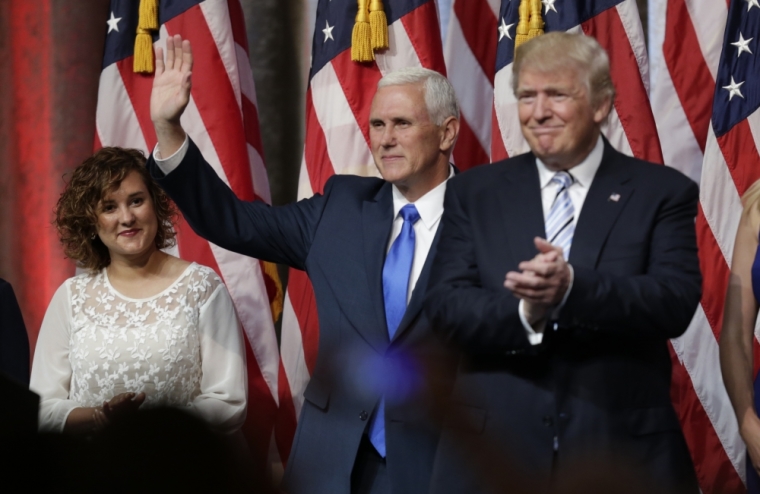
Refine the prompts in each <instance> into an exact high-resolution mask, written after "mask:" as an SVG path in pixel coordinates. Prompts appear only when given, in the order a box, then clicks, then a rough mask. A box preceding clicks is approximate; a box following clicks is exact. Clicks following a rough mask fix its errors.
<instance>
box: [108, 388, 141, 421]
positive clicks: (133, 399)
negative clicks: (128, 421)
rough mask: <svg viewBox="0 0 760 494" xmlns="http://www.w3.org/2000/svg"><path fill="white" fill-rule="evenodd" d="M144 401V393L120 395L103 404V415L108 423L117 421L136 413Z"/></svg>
mask: <svg viewBox="0 0 760 494" xmlns="http://www.w3.org/2000/svg"><path fill="white" fill-rule="evenodd" d="M144 401H145V393H139V394H135V393H121V394H118V395H116V396H114V397H113V398H111V399H110V400H109V401H106V402H103V414H104V415H105V418H106V419H107V420H108V421H113V420H119V419H120V418H122V417H125V416H129V415H131V414H133V413H135V412H137V410H138V409H139V408H140V405H142V404H143V402H144Z"/></svg>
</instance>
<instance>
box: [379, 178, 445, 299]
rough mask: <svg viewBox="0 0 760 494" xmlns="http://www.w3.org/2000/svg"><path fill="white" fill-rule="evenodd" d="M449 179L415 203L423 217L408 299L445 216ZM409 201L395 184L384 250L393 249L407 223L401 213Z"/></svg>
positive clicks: (416, 233)
mask: <svg viewBox="0 0 760 494" xmlns="http://www.w3.org/2000/svg"><path fill="white" fill-rule="evenodd" d="M453 176H454V168H453V167H451V166H449V177H448V178H451V177H453ZM446 181H448V179H447V180H445V181H443V182H441V183H440V184H438V186H436V187H435V188H434V189H432V190H431V191H429V192H428V193H427V194H425V195H424V196H422V197H420V198H419V199H417V200H416V201H415V202H414V203H413V204H414V206H415V207H416V208H417V212H418V213H420V219H419V220H418V221H417V222H416V223H415V224H414V259H413V260H412V272H411V273H410V275H409V289H408V291H407V293H406V302H407V304H408V303H409V299H411V298H412V291H413V290H414V287H415V285H416V284H417V279H418V278H419V277H420V273H421V272H422V267H423V266H424V265H425V259H427V255H428V252H430V247H431V246H432V245H433V239H434V238H435V232H436V230H437V229H438V224H439V223H440V222H441V216H443V196H444V195H445V194H446ZM407 204H412V203H410V202H409V201H408V200H407V199H406V198H405V197H404V196H403V194H401V191H399V190H398V188H396V186H395V185H394V186H393V229H392V230H391V237H390V238H389V239H388V245H387V247H386V249H385V253H386V254H387V253H388V251H390V250H391V245H393V241H394V240H396V237H398V236H399V234H400V233H401V227H402V226H403V225H404V219H403V218H402V217H401V216H400V215H399V214H398V213H399V211H401V208H403V207H404V206H406V205H407Z"/></svg>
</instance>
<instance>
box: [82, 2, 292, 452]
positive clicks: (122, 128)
mask: <svg viewBox="0 0 760 494" xmlns="http://www.w3.org/2000/svg"><path fill="white" fill-rule="evenodd" d="M139 4H140V2H136V1H134V0H112V1H111V9H110V16H109V19H108V21H107V25H106V26H104V27H106V28H107V33H106V43H105V54H104V57H103V71H102V73H101V75H100V86H99V89H98V105H97V115H96V136H95V148H96V149H98V148H100V147H102V146H122V147H128V148H136V149H140V150H142V151H143V152H145V153H146V154H147V153H149V152H150V151H152V150H153V147H154V146H155V144H156V136H155V132H154V130H153V124H152V123H151V120H150V111H149V101H150V91H151V86H152V84H153V77H152V75H140V74H135V73H134V72H133V58H134V56H133V55H134V45H135V32H136V28H137V23H138V7H139ZM159 7H160V8H159V21H160V23H161V26H160V30H159V31H158V32H157V33H156V35H155V36H154V37H153V41H154V43H155V44H157V45H160V46H165V44H166V38H167V36H170V35H174V34H181V35H182V37H183V39H188V40H190V42H191V43H192V46H193V54H194V56H195V67H196V70H194V71H193V89H192V95H191V98H190V104H189V105H188V107H187V110H186V111H185V114H184V115H183V116H182V125H183V127H184V128H185V130H187V133H188V134H189V135H190V137H191V138H192V139H193V140H194V141H195V143H196V144H198V147H199V148H200V150H201V152H202V153H203V156H204V157H205V158H206V159H207V160H208V162H209V163H211V165H212V166H213V167H214V169H215V170H216V172H217V173H218V174H219V176H220V177H221V178H222V179H223V180H224V181H225V182H226V183H227V184H229V186H230V187H231V188H232V190H233V191H235V193H236V194H237V195H238V196H239V197H241V198H242V199H245V200H249V201H250V200H254V199H260V200H264V201H267V202H269V201H270V196H269V183H268V181H267V175H266V169H265V168H264V160H263V154H262V147H261V141H260V139H259V128H258V116H257V110H256V91H255V88H254V85H253V76H252V74H251V68H250V64H249V61H248V41H247V39H246V31H245V24H244V19H243V11H242V8H241V5H240V2H239V0H206V1H199V0H174V1H172V2H160V6H159ZM177 240H178V248H179V254H180V256H181V257H182V258H184V259H187V260H191V261H196V262H198V263H200V264H204V265H206V266H210V267H212V268H213V269H214V270H215V271H216V272H217V273H218V274H219V275H220V276H221V277H222V279H224V281H225V283H226V284H227V288H228V289H229V292H230V295H231V296H232V300H233V302H234V303H235V308H236V310H237V313H238V316H239V317H240V320H241V322H242V325H243V330H244V332H245V334H246V336H247V338H246V339H247V344H246V352H247V359H248V403H249V406H248V416H247V418H246V422H245V425H244V426H243V431H244V433H245V435H246V438H247V439H248V442H249V445H250V446H251V447H252V453H253V454H254V455H255V457H256V458H259V459H263V458H266V456H267V453H268V446H269V440H270V438H271V435H272V428H273V425H274V421H275V418H276V412H277V375H278V366H279V355H278V351H277V339H276V336H275V331H274V324H273V311H277V310H279V309H278V308H277V307H276V305H277V304H276V302H277V297H278V295H277V286H278V284H279V281H278V280H277V278H276V275H271V276H270V275H269V274H267V273H272V266H267V265H264V264H263V263H260V262H259V261H258V260H256V259H251V258H249V257H245V256H241V255H238V254H234V253H231V252H229V251H226V250H223V249H221V248H219V247H217V246H216V245H213V244H211V243H209V242H207V241H205V240H203V239H201V238H199V237H198V236H196V235H195V234H194V233H193V231H192V230H191V229H190V227H189V226H188V225H187V223H186V222H185V221H184V219H181V220H180V223H179V225H178V227H177ZM268 288H269V291H268ZM270 302H274V303H273V304H270Z"/></svg>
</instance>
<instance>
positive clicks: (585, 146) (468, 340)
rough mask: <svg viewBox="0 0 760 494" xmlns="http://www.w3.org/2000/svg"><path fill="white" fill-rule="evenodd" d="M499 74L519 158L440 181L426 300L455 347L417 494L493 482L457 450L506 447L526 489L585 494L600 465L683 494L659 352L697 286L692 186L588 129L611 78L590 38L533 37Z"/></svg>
mask: <svg viewBox="0 0 760 494" xmlns="http://www.w3.org/2000/svg"><path fill="white" fill-rule="evenodd" d="M513 77H514V79H513V81H514V93H515V96H516V98H517V108H518V116H519V119H520V124H521V130H522V133H523V135H524V137H525V139H526V141H527V142H528V145H529V146H530V150H531V152H530V153H526V154H523V155H520V156H516V157H514V158H511V159H509V160H506V161H503V162H499V163H494V164H492V165H486V166H482V167H478V168H475V169H473V170H471V171H469V172H467V173H464V174H462V175H460V176H457V177H455V178H454V179H453V180H451V181H450V182H449V185H448V187H447V189H446V199H445V212H444V217H443V227H442V232H441V241H440V244H439V247H438V250H437V256H436V258H435V263H434V267H433V271H432V273H431V284H430V288H429V290H428V296H427V298H426V301H425V312H426V313H427V314H428V317H429V318H430V322H431V327H432V328H434V329H435V331H437V332H439V333H440V334H441V335H443V336H444V337H445V338H446V339H447V340H448V341H450V342H452V343H453V344H455V345H457V346H458V347H459V348H461V349H462V351H463V352H464V356H463V360H462V363H461V364H460V365H459V369H458V373H457V377H456V382H455V385H454V390H453V393H452V398H451V404H450V413H451V414H452V416H453V417H455V418H457V419H458V420H454V421H452V424H453V425H454V426H455V427H451V428H444V431H443V433H442V436H441V441H440V446H439V451H438V456H437V458H436V463H435V468H434V473H433V481H432V484H433V489H432V492H435V493H449V492H450V493H460V492H467V493H478V492H494V489H493V487H494V486H493V483H489V481H492V480H493V477H492V475H491V474H492V473H493V471H491V472H487V471H483V470H484V469H483V467H482V464H478V462H476V461H473V459H472V458H473V455H472V454H468V452H469V453H472V451H473V449H472V448H471V447H468V446H472V445H478V446H479V447H478V448H476V449H475V452H477V451H483V450H486V451H490V452H492V453H493V454H492V455H491V457H495V456H499V454H501V455H503V456H504V457H508V458H509V459H510V461H509V464H510V465H511V466H512V467H513V468H514V469H515V470H516V471H520V472H523V473H525V474H527V475H528V476H529V481H528V482H531V481H532V482H536V483H537V484H536V485H534V486H532V487H530V488H529V489H528V492H548V491H550V490H551V489H552V488H554V489H557V490H558V491H559V492H562V491H563V490H562V489H563V488H564V489H567V492H576V491H577V492H585V491H584V490H583V488H582V487H581V486H579V485H577V484H573V482H574V481H577V480H578V476H579V475H586V476H591V477H593V476H594V475H597V476H598V477H597V478H601V477H603V476H604V475H605V474H608V475H611V474H609V473H608V472H609V470H607V468H608V467H609V466H610V465H612V466H614V467H615V468H618V467H619V466H620V465H623V466H624V467H625V468H626V469H628V468H630V469H631V470H632V471H633V472H635V474H636V475H635V477H634V478H636V481H637V482H641V484H642V485H645V484H646V483H647V482H650V481H651V483H652V484H653V486H654V488H655V490H656V491H657V492H659V491H660V490H661V491H662V492H668V493H672V492H697V490H698V489H697V484H696V478H695V474H694V468H693V465H692V462H691V459H690V458H689V452H688V450H687V447H686V443H685V441H684V437H683V434H682V433H681V430H680V426H679V423H678V419H677V417H676V414H675V411H674V409H673V405H672V403H671V399H670V368H671V367H670V366H671V363H670V355H669V353H668V339H669V338H675V337H678V336H680V335H681V334H683V332H684V331H686V328H687V327H688V325H689V322H690V321H691V319H692V316H693V314H694V311H695V310H696V307H697V304H698V303H699V297H700V292H701V276H700V270H699V261H698V258H697V245H696V236H695V228H694V218H695V216H696V213H697V198H698V190H697V186H696V184H694V183H693V182H692V181H691V180H689V179H688V178H686V177H685V176H683V175H682V174H680V173H679V172H678V171H676V170H674V169H672V168H668V167H665V166H661V165H655V164H652V163H646V162H643V161H641V160H637V159H635V158H631V157H629V156H625V155H623V154H621V153H619V152H617V151H616V150H615V149H613V148H612V146H611V145H610V144H609V142H607V140H606V139H604V137H603V136H602V134H601V125H602V123H603V122H604V121H605V119H606V118H607V116H608V114H609V112H610V109H611V107H612V104H613V100H614V96H615V88H614V86H613V84H612V79H611V76H610V68H609V59H608V57H607V54H606V53H605V52H604V50H603V49H602V47H601V46H600V45H599V43H598V42H596V40H594V39H593V38H590V37H587V36H583V35H576V34H569V33H564V32H553V33H549V34H545V35H543V36H539V37H537V38H534V39H532V40H530V41H528V42H527V43H525V44H523V45H522V46H520V47H519V48H518V49H517V52H516V54H515V62H514V65H513ZM463 452H466V453H465V454H464V455H463V454H462V453H463ZM481 463H482V462H481ZM584 467H586V468H585V469H584ZM502 468H504V467H503V466H502ZM586 478H588V477H586ZM572 485H575V487H574V488H572V487H571V486H572ZM500 487H501V486H500ZM587 487H596V488H597V489H598V484H597V485H594V483H593V482H592V483H591V485H587ZM622 487H623V486H621V489H620V491H621V492H629V491H624V490H623V489H622ZM625 487H630V488H631V489H632V490H631V491H630V492H633V491H635V489H634V488H633V487H631V486H625ZM590 490H591V491H593V489H590ZM615 491H616V492H617V491H618V489H615ZM597 492H603V489H602V490H598V491H597Z"/></svg>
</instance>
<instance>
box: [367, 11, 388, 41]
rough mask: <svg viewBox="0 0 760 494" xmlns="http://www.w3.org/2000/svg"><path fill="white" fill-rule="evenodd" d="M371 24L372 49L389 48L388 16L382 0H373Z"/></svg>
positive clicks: (370, 14)
mask: <svg viewBox="0 0 760 494" xmlns="http://www.w3.org/2000/svg"><path fill="white" fill-rule="evenodd" d="M369 24H370V27H371V28H372V49H373V50H385V49H386V48H388V18H387V17H386V16H385V9H383V1H382V0H371V3H370V4H369Z"/></svg>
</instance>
